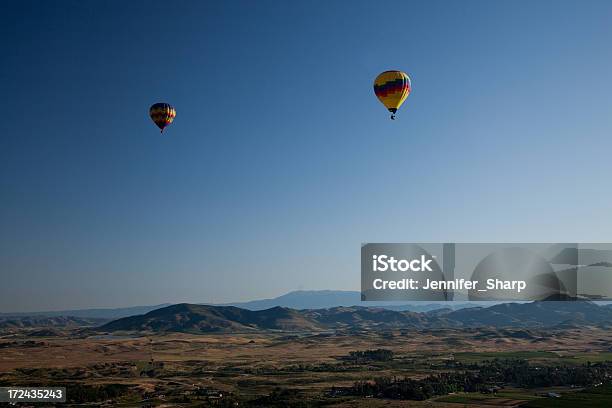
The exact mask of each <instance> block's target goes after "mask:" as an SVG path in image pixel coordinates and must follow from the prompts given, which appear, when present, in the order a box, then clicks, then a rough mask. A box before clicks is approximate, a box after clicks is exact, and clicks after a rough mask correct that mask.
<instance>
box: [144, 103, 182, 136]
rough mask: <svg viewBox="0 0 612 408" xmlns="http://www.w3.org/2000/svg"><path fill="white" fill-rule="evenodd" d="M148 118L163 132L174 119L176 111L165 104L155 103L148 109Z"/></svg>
mask: <svg viewBox="0 0 612 408" xmlns="http://www.w3.org/2000/svg"><path fill="white" fill-rule="evenodd" d="M149 116H151V119H153V122H155V124H156V125H157V127H158V128H160V129H161V131H162V132H163V131H164V129H165V128H166V126H168V125H169V124H171V123H172V121H173V120H174V118H175V117H176V110H175V109H174V108H173V107H172V106H171V105H170V104H167V103H155V104H153V105H152V106H151V108H149Z"/></svg>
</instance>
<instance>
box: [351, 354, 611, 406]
mask: <svg viewBox="0 0 612 408" xmlns="http://www.w3.org/2000/svg"><path fill="white" fill-rule="evenodd" d="M465 368H466V370H465V371H456V372H449V373H440V374H435V375H430V376H428V377H426V378H423V379H419V380H415V379H411V378H406V377H404V378H400V377H380V378H375V379H374V380H373V381H358V382H356V383H354V385H353V387H352V388H351V394H352V395H359V396H364V397H365V396H370V397H377V398H390V399H407V400H424V399H428V398H431V397H434V396H436V395H445V394H449V393H451V392H457V391H464V392H479V391H480V392H486V391H487V390H489V389H491V387H492V386H493V385H500V384H512V385H515V386H518V387H523V388H534V387H553V386H570V385H576V386H590V385H593V384H598V383H607V382H608V383H609V382H612V362H603V363H594V364H593V363H587V364H584V365H581V366H531V365H529V363H528V362H527V361H526V360H492V361H485V362H483V363H481V364H470V365H469V366H466V367H465Z"/></svg>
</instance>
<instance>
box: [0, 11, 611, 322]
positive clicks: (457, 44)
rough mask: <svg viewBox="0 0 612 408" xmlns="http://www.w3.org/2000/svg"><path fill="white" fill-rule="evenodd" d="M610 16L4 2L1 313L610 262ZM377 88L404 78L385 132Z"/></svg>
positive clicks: (0, 26)
mask: <svg viewBox="0 0 612 408" xmlns="http://www.w3.org/2000/svg"><path fill="white" fill-rule="evenodd" d="M611 18H612V3H611V2H606V1H592V2H589V3H588V4H586V5H584V7H576V3H575V2H570V1H539V2H528V1H519V2H490V1H470V2H451V1H412V2H397V3H393V4H392V5H388V6H387V7H381V6H380V5H378V4H374V3H373V2H370V1H350V2H349V1H337V2H323V1H314V2H303V3H295V2H292V3H288V2H280V1H258V2H248V1H237V2H232V3H225V2H221V3H220V2H200V1H198V2H196V1H185V2H179V3H176V4H172V6H171V7H168V2H161V1H150V2H147V3H146V4H145V3H142V2H136V1H134V2H113V1H110V2H82V1H62V2H59V3H56V2H45V1H22V2H10V3H7V4H6V5H5V7H4V9H3V13H2V15H1V16H0V32H1V33H2V34H3V38H4V40H5V46H4V49H3V63H2V64H1V65H0V86H1V90H2V95H3V100H4V101H5V112H8V113H7V115H6V117H5V120H4V121H3V122H2V125H1V126H2V132H1V136H0V137H1V138H2V139H1V140H2V142H1V148H0V186H1V187H2V189H1V191H2V192H1V194H2V196H1V200H0V203H1V204H0V206H1V207H0V271H1V274H2V278H3V279H2V289H1V290H0V291H1V293H0V312H5V311H6V312H19V311H40V310H64V309H78V308H92V307H96V308H102V307H122V306H124V305H125V306H127V305H155V304H160V303H166V302H171V303H172V302H174V303H175V302H176V301H184V302H194V303H195V302H204V301H206V302H211V303H228V302H238V301H241V300H252V299H263V298H271V297H275V296H278V295H279V294H284V293H287V292H290V291H293V290H297V289H312V288H324V289H329V288H343V289H342V290H359V287H360V245H361V243H362V242H610V241H612V239H610V235H609V233H608V232H607V230H608V229H610V228H612V219H611V218H610V217H609V214H610V211H611V210H612V195H611V194H610V193H609V192H608V191H607V189H606V188H605V186H606V185H607V184H608V183H609V178H610V177H609V175H610V174H611V173H612V161H610V160H609V157H608V156H609V154H608V152H609V150H610V149H611V148H612V139H611V138H610V133H611V131H612V115H610V112H612V98H610V95H612V79H611V77H610V75H609V73H610V72H611V71H612V49H611V48H610V46H609V38H611V37H612V26H611V25H610V19H611ZM543 22H545V24H543ZM387 69H401V70H404V71H405V72H407V73H408V74H409V75H410V76H411V78H412V87H413V91H412V94H411V95H410V97H409V98H408V100H407V102H406V103H405V104H404V106H403V107H402V108H401V110H400V111H399V112H398V114H397V120H395V121H391V120H389V115H388V112H387V111H386V110H385V109H384V108H383V106H382V105H381V104H380V103H379V101H378V100H377V99H376V97H375V96H374V93H373V90H372V83H373V80H374V78H375V77H376V75H378V74H379V73H380V72H381V71H384V70H387ZM161 101H163V102H168V103H171V104H172V105H173V106H174V107H175V108H176V110H177V116H176V119H175V121H174V123H173V124H172V125H171V126H170V127H168V128H167V129H166V130H165V131H164V134H163V135H160V133H159V130H158V129H157V128H156V127H155V125H154V124H153V123H152V122H151V120H150V119H149V117H148V109H149V106H150V105H151V104H153V103H155V102H161Z"/></svg>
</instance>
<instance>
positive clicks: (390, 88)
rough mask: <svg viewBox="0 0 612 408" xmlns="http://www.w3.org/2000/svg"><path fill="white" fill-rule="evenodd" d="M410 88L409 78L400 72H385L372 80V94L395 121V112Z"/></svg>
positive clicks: (406, 96)
mask: <svg viewBox="0 0 612 408" xmlns="http://www.w3.org/2000/svg"><path fill="white" fill-rule="evenodd" d="M411 90H412V86H411V83H410V77H408V75H406V73H404V72H402V71H385V72H383V73H381V74H380V75H378V76H377V77H376V79H375V80H374V93H375V94H376V96H377V97H378V99H379V100H380V101H381V102H382V104H383V105H385V107H386V108H387V109H388V110H389V112H391V119H395V112H397V110H398V109H399V108H400V106H402V104H403V103H404V101H405V100H406V98H408V95H410V91H411Z"/></svg>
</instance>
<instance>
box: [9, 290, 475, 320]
mask: <svg viewBox="0 0 612 408" xmlns="http://www.w3.org/2000/svg"><path fill="white" fill-rule="evenodd" d="M201 304H209V303H201ZM477 305H478V304H477V303H476V302H462V303H459V302H448V303H444V302H432V303H426V302H412V303H398V302H362V301H361V293H360V292H357V291H343V290H310V291H304V290H300V291H294V292H289V293H287V294H285V295H282V296H279V297H276V298H272V299H262V300H252V301H249V302H235V303H226V304H220V305H219V304H217V305H216V306H236V307H239V308H242V309H247V310H265V309H270V308H273V307H277V306H279V307H287V308H291V309H297V310H300V309H326V308H331V307H338V306H376V307H384V308H387V309H391V310H411V311H419V312H425V311H429V310H435V309H440V308H445V307H449V308H452V309H460V308H463V307H474V306H477ZM166 306H170V303H164V304H160V305H154V306H134V307H124V308H113V309H73V310H60V311H43V312H20V313H0V318H2V317H24V316H47V317H56V316H72V317H81V318H97V319H119V318H122V317H128V316H134V315H139V314H145V313H148V312H150V311H153V310H156V309H160V308H163V307H166Z"/></svg>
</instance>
